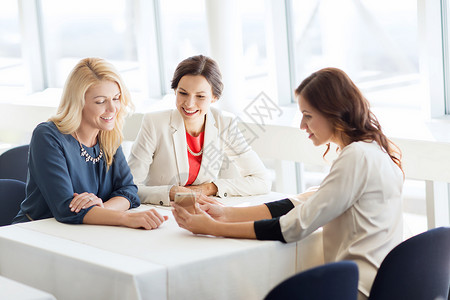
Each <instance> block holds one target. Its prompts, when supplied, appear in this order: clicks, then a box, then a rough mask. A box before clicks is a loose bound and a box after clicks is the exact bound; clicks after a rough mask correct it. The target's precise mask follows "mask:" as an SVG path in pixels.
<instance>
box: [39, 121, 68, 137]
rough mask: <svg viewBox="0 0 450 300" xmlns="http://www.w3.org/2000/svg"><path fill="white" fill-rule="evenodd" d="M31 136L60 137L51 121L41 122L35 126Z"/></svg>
mask: <svg viewBox="0 0 450 300" xmlns="http://www.w3.org/2000/svg"><path fill="white" fill-rule="evenodd" d="M33 135H39V136H48V135H58V136H59V135H62V133H61V132H60V131H59V130H58V128H57V127H56V125H55V123H53V122H52V121H47V122H42V123H40V124H38V125H37V126H36V128H35V129H34V131H33Z"/></svg>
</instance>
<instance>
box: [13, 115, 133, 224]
mask: <svg viewBox="0 0 450 300" xmlns="http://www.w3.org/2000/svg"><path fill="white" fill-rule="evenodd" d="M83 147H84V149H85V150H86V151H87V152H88V153H89V154H90V155H91V156H92V157H93V158H96V157H97V156H98V155H99V153H100V146H99V144H98V143H97V144H96V145H95V146H94V147H86V146H84V145H83ZM80 153H81V150H80V144H79V143H78V141H77V140H76V139H75V138H74V137H73V136H72V135H70V134H62V133H61V132H60V131H59V130H58V128H57V127H56V125H55V124H54V123H53V122H45V123H41V124H39V125H38V126H37V127H36V129H35V130H34V131H33V136H32V138H31V142H30V153H29V155H28V178H27V187H26V198H25V200H24V201H23V202H22V204H21V205H20V211H19V213H18V215H17V216H16V217H15V218H14V221H13V223H19V222H27V221H29V219H28V217H27V216H26V214H28V215H29V216H30V217H31V218H32V219H33V220H39V219H45V218H52V217H55V218H56V220H58V221H60V222H64V223H72V224H81V223H83V218H84V216H85V215H86V213H87V212H88V211H89V210H90V209H91V208H92V207H93V206H91V207H89V208H86V209H82V210H80V212H78V213H75V212H72V211H70V208H69V204H70V202H71V201H72V199H73V193H78V194H81V193H84V192H88V193H93V194H95V195H97V197H99V198H101V199H102V200H103V202H105V201H108V200H109V199H111V198H112V197H115V196H121V197H125V198H126V199H128V201H130V208H133V207H138V206H139V205H140V200H139V197H138V195H137V187H136V185H134V183H133V176H132V175H131V172H130V168H129V166H128V164H127V161H126V160H125V156H124V155H123V152H122V147H119V148H118V149H117V151H116V154H115V155H114V160H113V163H112V165H111V166H110V167H109V169H108V170H107V167H106V162H105V160H104V158H102V159H101V160H100V161H99V162H97V163H96V164H93V163H92V162H91V161H89V162H86V160H85V158H84V157H82V156H81V155H80Z"/></svg>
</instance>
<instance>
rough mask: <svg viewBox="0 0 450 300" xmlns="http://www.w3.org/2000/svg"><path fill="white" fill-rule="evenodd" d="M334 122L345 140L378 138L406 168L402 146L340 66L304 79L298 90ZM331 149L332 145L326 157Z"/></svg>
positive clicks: (335, 127)
mask: <svg viewBox="0 0 450 300" xmlns="http://www.w3.org/2000/svg"><path fill="white" fill-rule="evenodd" d="M295 95H296V96H297V97H298V96H300V95H301V96H302V97H303V99H305V100H306V101H307V102H308V103H309V104H310V105H311V106H312V107H314V108H315V109H316V110H317V111H319V112H321V113H322V114H323V115H324V116H325V117H326V118H327V119H328V120H329V121H330V122H331V124H332V126H333V128H334V133H335V135H337V136H340V137H341V138H342V139H343V140H344V141H346V142H349V143H352V142H357V141H376V142H377V143H378V145H380V147H381V148H382V149H384V150H385V151H386V152H387V154H388V155H389V156H390V158H391V159H392V161H393V162H394V163H395V164H396V165H397V166H398V167H399V168H400V169H401V170H402V172H403V169H402V163H401V158H402V153H401V150H400V148H399V147H398V146H397V145H395V144H394V143H393V142H392V141H391V140H389V139H388V138H387V137H386V135H384V133H383V131H382V130H381V126H380V123H379V122H378V120H377V118H376V117H375V115H374V114H373V113H372V111H371V110H370V104H369V101H367V99H366V98H365V97H364V96H363V95H362V93H361V91H360V90H359V89H358V87H357V86H356V85H355V84H354V83H353V81H352V80H351V79H350V78H349V77H348V75H347V74H346V73H345V72H343V71H342V70H340V69H336V68H324V69H321V70H319V71H317V72H315V73H313V74H311V75H310V76H309V77H308V78H306V79H305V80H303V82H302V83H301V84H300V85H299V86H298V88H297V89H296V90H295ZM329 150H330V144H328V145H327V149H326V151H325V153H324V154H323V156H324V157H325V155H326V154H327V153H328V151H329Z"/></svg>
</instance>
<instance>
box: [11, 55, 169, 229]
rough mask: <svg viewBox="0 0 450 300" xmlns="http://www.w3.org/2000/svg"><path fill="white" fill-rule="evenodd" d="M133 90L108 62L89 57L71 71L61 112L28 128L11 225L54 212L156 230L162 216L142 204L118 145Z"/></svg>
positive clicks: (64, 218)
mask: <svg viewBox="0 0 450 300" xmlns="http://www.w3.org/2000/svg"><path fill="white" fill-rule="evenodd" d="M130 105H131V102H130V95H129V93H128V91H127V88H126V87H125V85H124V83H123V81H122V79H121V77H120V75H119V74H118V73H117V71H116V70H115V69H114V67H113V66H112V65H111V64H110V63H108V62H106V61H105V60H102V59H98V58H86V59H83V60H81V61H80V62H79V63H78V64H77V65H76V66H75V68H74V69H73V70H72V72H71V73H70V75H69V77H68V79H67V81H66V84H65V87H64V91H63V95H62V99H61V103H60V105H59V108H58V112H57V114H56V115H55V116H53V117H52V118H50V120H49V121H48V122H44V123H41V124H39V125H38V126H37V127H36V129H35V130H34V132H33V136H32V138H31V142H30V153H29V157H28V179H27V188H26V198H25V200H24V201H23V202H22V204H21V208H20V211H19V213H18V215H17V216H16V218H15V219H14V223H18V222H27V221H33V220H39V219H45V218H51V217H55V218H56V220H58V221H60V222H64V223H73V224H80V223H86V224H99V225H118V226H126V227H133V228H145V229H153V228H157V227H158V226H159V225H161V224H162V223H163V222H164V221H165V219H164V218H163V217H162V216H161V215H160V214H158V213H157V212H156V211H155V210H149V211H145V212H138V213H128V212H127V210H128V209H130V208H133V207H137V206H139V205H140V200H139V197H138V195H137V187H136V186H135V185H134V183H133V177H132V175H131V173H130V169H129V167H128V164H127V162H126V160H125V157H124V155H123V152H122V148H121V146H120V144H121V142H122V125H123V119H124V116H125V114H126V113H127V110H128V109H129V108H130Z"/></svg>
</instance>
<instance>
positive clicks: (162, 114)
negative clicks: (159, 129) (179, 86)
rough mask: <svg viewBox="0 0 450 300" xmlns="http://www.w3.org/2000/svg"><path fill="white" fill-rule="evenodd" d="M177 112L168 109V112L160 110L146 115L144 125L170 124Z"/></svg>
mask: <svg viewBox="0 0 450 300" xmlns="http://www.w3.org/2000/svg"><path fill="white" fill-rule="evenodd" d="M174 112H177V111H176V110H174V109H166V110H158V111H151V112H147V113H145V114H144V117H143V120H142V122H143V123H158V124H160V123H161V122H166V123H167V122H168V121H169V120H170V116H171V115H172V114H173V113H174Z"/></svg>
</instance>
